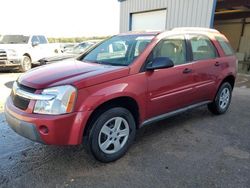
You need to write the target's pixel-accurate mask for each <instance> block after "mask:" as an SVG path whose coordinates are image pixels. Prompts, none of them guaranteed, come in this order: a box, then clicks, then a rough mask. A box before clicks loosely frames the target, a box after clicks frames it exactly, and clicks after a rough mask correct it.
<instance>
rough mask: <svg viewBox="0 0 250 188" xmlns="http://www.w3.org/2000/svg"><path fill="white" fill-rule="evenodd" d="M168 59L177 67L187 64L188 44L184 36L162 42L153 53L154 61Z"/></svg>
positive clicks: (169, 38)
mask: <svg viewBox="0 0 250 188" xmlns="http://www.w3.org/2000/svg"><path fill="white" fill-rule="evenodd" d="M156 57H168V58H170V59H171V60H172V61H173V62H174V64H175V65H180V64H184V63H186V43H185V39H184V36H174V37H168V38H166V39H163V40H162V41H160V42H159V43H158V44H157V45H156V47H155V48H154V50H153V52H152V57H151V58H152V59H155V58H156Z"/></svg>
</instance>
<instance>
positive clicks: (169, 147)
mask: <svg viewBox="0 0 250 188" xmlns="http://www.w3.org/2000/svg"><path fill="white" fill-rule="evenodd" d="M17 76H18V75H16V74H5V75H0V82H1V83H0V87H1V92H2V91H3V90H4V91H6V93H9V92H10V89H7V87H6V85H7V86H9V85H11V82H12V81H13V80H15V79H16V77H17ZM5 77H8V78H5ZM249 80H250V76H247V75H239V77H238V81H237V88H235V90H234V93H233V98H232V104H231V106H230V108H229V111H228V112H227V113H226V114H224V115H221V116H214V115H212V114H211V113H209V111H208V110H207V108H206V107H201V108H198V109H194V110H191V111H188V112H185V113H183V114H181V115H178V116H176V117H173V118H170V119H167V120H165V121H161V122H159V123H157V124H153V125H150V126H148V127H145V128H142V129H140V130H139V132H138V134H137V137H136V141H135V143H134V144H133V145H132V147H131V148H130V150H129V151H128V153H127V154H126V155H125V156H124V157H123V158H121V159H120V160H118V161H116V162H113V163H110V164H102V163H99V162H97V161H96V160H94V159H93V158H92V157H91V155H89V154H88V153H87V152H86V151H85V149H84V148H83V147H82V146H78V147H56V146H46V145H41V144H38V143H34V142H31V141H29V140H27V139H25V138H22V137H21V136H19V135H17V134H16V133H14V132H13V131H12V130H11V129H10V128H8V126H7V125H6V122H5V120H4V116H3V113H0V187H32V188H33V187H107V188H110V187H121V188H122V187H126V188H127V187H150V188H151V187H164V188H165V187H199V188H200V187H227V188H228V187H229V188H230V187H232V188H235V187H237V188H241V187H246V188H247V187H249V185H250V139H249V135H250V119H249V115H250V110H249V107H250V89H249V88H250V81H249ZM6 83H9V84H6ZM3 87H5V88H3ZM2 96H3V97H2ZM2 96H1V101H4V100H5V97H6V95H5V94H4V95H2Z"/></svg>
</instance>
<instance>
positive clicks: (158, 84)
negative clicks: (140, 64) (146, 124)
mask: <svg viewBox="0 0 250 188" xmlns="http://www.w3.org/2000/svg"><path fill="white" fill-rule="evenodd" d="M156 57H169V58H170V59H171V60H172V61H173V62H174V67H171V68H166V69H158V70H154V71H146V73H145V74H146V77H147V82H148V95H147V98H148V101H147V105H148V107H147V109H148V111H147V118H151V117H154V116H157V115H160V114H164V113H167V112H170V111H173V110H176V109H179V108H182V107H185V106H188V105H190V104H191V103H192V101H193V95H192V91H193V73H192V69H193V68H192V63H190V62H187V49H186V41H185V38H184V36H182V35H178V36H171V37H167V38H165V39H163V40H162V41H160V42H159V43H158V44H157V45H156V47H155V48H154V49H153V51H152V52H151V54H150V56H149V58H148V59H149V60H148V61H147V63H151V62H152V60H153V59H154V58H156Z"/></svg>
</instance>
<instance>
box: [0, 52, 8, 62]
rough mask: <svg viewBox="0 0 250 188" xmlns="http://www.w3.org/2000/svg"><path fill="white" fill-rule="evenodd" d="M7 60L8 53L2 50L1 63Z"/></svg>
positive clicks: (0, 54)
mask: <svg viewBox="0 0 250 188" xmlns="http://www.w3.org/2000/svg"><path fill="white" fill-rule="evenodd" d="M5 61H7V53H6V51H4V50H0V64H4V63H5Z"/></svg>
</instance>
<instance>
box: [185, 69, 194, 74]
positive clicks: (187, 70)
mask: <svg viewBox="0 0 250 188" xmlns="http://www.w3.org/2000/svg"><path fill="white" fill-rule="evenodd" d="M191 72H192V69H189V68H185V69H184V70H183V73H184V74H188V73H191Z"/></svg>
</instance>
